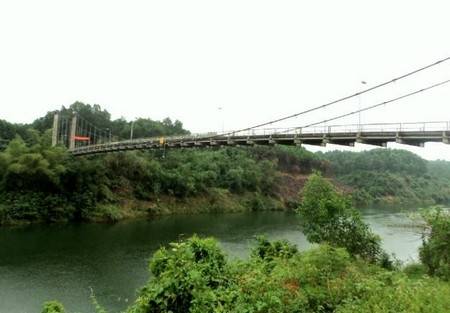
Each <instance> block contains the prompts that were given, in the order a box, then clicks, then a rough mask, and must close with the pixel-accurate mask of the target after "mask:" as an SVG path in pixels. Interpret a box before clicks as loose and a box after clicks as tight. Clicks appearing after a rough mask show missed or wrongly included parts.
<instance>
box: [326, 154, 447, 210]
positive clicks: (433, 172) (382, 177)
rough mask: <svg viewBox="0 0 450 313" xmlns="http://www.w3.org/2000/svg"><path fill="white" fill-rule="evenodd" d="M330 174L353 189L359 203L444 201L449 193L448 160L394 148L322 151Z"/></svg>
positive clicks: (430, 202)
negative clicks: (439, 159) (433, 158)
mask: <svg viewBox="0 0 450 313" xmlns="http://www.w3.org/2000/svg"><path fill="white" fill-rule="evenodd" d="M324 156H325V158H326V159H327V160H329V162H331V172H332V174H333V175H334V176H335V177H336V178H337V179H338V180H339V181H340V182H342V183H344V184H346V185H349V186H350V187H352V188H354V194H353V197H354V199H355V200H356V201H357V202H358V203H362V204H373V203H382V204H392V203H396V204H423V205H431V204H445V203H449V200H450V196H449V191H450V175H447V174H446V173H448V172H450V162H444V161H433V162H432V161H425V160H423V159H421V158H420V157H419V156H417V155H415V154H413V153H411V152H408V151H404V150H398V149H385V148H383V149H382V148H380V149H373V150H369V151H364V152H348V151H346V152H342V151H333V152H327V153H325V154H324Z"/></svg>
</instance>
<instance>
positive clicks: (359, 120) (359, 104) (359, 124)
mask: <svg viewBox="0 0 450 313" xmlns="http://www.w3.org/2000/svg"><path fill="white" fill-rule="evenodd" d="M361 84H363V85H365V84H367V82H365V81H364V80H362V81H361ZM358 131H361V93H360V94H359V96H358Z"/></svg>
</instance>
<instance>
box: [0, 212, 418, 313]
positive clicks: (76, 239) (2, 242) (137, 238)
mask: <svg viewBox="0 0 450 313" xmlns="http://www.w3.org/2000/svg"><path fill="white" fill-rule="evenodd" d="M364 219H365V220H366V221H367V222H368V223H369V224H370V225H371V227H372V230H373V231H374V232H375V233H377V234H379V235H380V236H381V237H382V239H383V246H384V249H385V250H386V251H387V252H389V253H395V255H396V257H397V258H398V259H399V260H402V261H405V262H410V261H413V260H417V249H418V247H419V246H420V245H421V239H420V235H419V234H418V233H417V231H416V230H415V229H414V228H412V227H408V225H409V224H410V220H409V219H408V218H407V217H406V216H405V215H404V214H401V213H400V212H399V211H398V210H386V209H384V210H382V211H380V210H365V211H364ZM192 234H198V235H199V236H201V237H205V236H214V237H215V238H217V239H218V241H219V243H220V244H221V246H222V247H223V249H224V250H225V251H226V252H227V253H228V256H229V257H230V258H235V257H236V258H247V257H248V256H249V252H250V248H249V247H250V246H251V244H252V237H253V236H254V235H255V234H266V235H268V237H269V238H272V239H279V238H286V239H288V240H289V241H290V242H292V243H294V244H296V245H297V247H298V248H299V249H300V250H304V249H308V248H311V247H312V245H311V244H309V243H308V242H307V241H306V239H305V237H304V235H303V233H302V232H301V229H300V227H299V224H298V221H297V219H296V217H295V215H294V214H292V213H282V212H260V213H246V214H202V215H183V216H171V217H163V218H155V219H152V220H146V221H142V220H141V221H124V222H120V223H116V224H77V225H75V224H71V225H45V226H44V225H33V226H27V227H17V228H15V227H2V228H0V312H5V313H6V312H8V313H16V312H17V313H35V312H40V310H41V308H42V303H43V302H45V301H50V300H58V301H60V302H62V303H63V304H64V306H65V308H66V309H67V311H68V312H70V313H74V312H80V313H88V312H95V310H94V307H93V305H92V301H91V299H90V295H91V289H92V290H93V292H94V294H95V296H96V298H97V300H98V301H99V302H100V304H101V305H102V306H104V308H105V309H106V310H107V311H108V312H109V313H115V312H120V311H123V310H125V309H126V307H128V306H129V305H130V304H131V303H132V302H133V301H134V299H135V295H136V293H135V291H136V290H137V289H138V288H139V287H141V286H143V285H144V284H145V283H146V281H147V280H148V278H149V272H148V264H149V259H150V257H151V255H152V253H153V252H154V251H155V250H156V249H157V248H158V247H160V246H164V245H166V244H167V243H169V242H171V241H177V240H179V239H180V238H186V237H189V236H190V235H192Z"/></svg>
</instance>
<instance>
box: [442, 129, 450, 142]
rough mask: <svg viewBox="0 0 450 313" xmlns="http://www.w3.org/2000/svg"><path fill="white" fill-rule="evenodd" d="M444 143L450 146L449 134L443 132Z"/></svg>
mask: <svg viewBox="0 0 450 313" xmlns="http://www.w3.org/2000/svg"><path fill="white" fill-rule="evenodd" d="M442 142H443V143H445V144H447V145H448V144H450V139H449V136H448V133H447V132H445V131H444V132H442Z"/></svg>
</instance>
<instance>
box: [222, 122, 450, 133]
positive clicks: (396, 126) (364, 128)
mask: <svg viewBox="0 0 450 313" xmlns="http://www.w3.org/2000/svg"><path fill="white" fill-rule="evenodd" d="M449 130H450V122H447V121H438V122H405V123H369V124H361V125H359V124H347V125H317V126H307V127H289V128H257V129H248V130H242V131H228V132H225V133H224V134H223V135H225V136H257V135H274V134H283V133H284V134H327V133H352V132H402V131H418V132H422V131H449Z"/></svg>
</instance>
